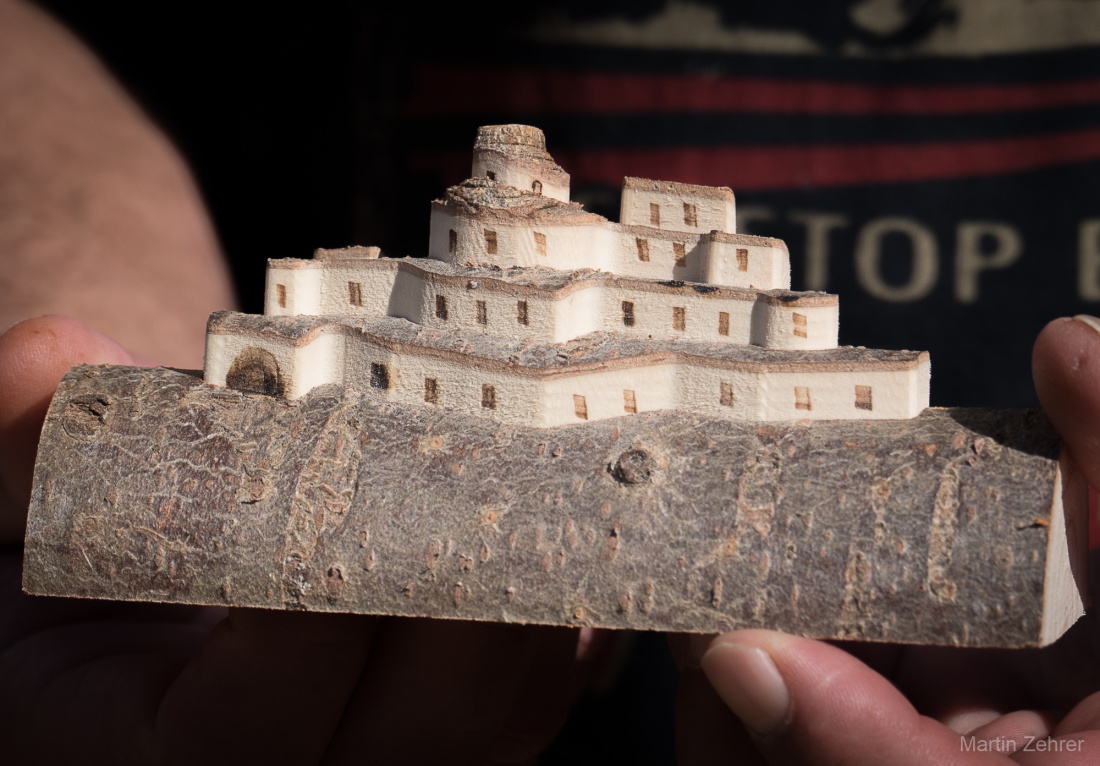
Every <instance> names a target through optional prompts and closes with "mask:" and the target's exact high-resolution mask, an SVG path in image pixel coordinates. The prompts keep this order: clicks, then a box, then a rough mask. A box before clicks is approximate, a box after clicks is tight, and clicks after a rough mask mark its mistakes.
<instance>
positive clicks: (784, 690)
mask: <svg viewBox="0 0 1100 766" xmlns="http://www.w3.org/2000/svg"><path fill="white" fill-rule="evenodd" d="M1034 376H1035V385H1036V389H1037V391H1038V393H1039V397H1040V399H1041V401H1042V403H1043V407H1044V409H1045V410H1046V412H1047V414H1048V416H1049V417H1050V418H1051V420H1052V422H1053V423H1054V425H1055V426H1056V427H1057V428H1058V430H1059V432H1060V433H1061V434H1062V436H1063V439H1064V441H1065V444H1066V447H1067V448H1068V449H1069V451H1070V454H1071V455H1072V456H1073V458H1074V459H1075V461H1076V462H1077V463H1078V465H1079V466H1080V467H1081V469H1082V472H1083V473H1084V475H1085V477H1086V478H1087V479H1088V481H1089V484H1090V485H1091V486H1093V487H1097V486H1100V322H1097V321H1096V320H1083V321H1074V320H1070V319H1063V320H1058V321H1056V322H1053V323H1051V324H1050V325H1049V326H1048V327H1047V328H1046V329H1045V330H1044V331H1043V333H1042V334H1041V335H1040V337H1039V339H1038V341H1037V342H1036V346H1035V354H1034ZM1093 532H1094V534H1095V532H1096V528H1095V526H1094V528H1093ZM1090 563H1091V566H1090V575H1091V576H1090V582H1092V583H1096V582H1097V581H1098V580H1100V559H1098V557H1097V556H1096V554H1094V557H1093V560H1092V562H1090ZM1093 587H1094V588H1095V586H1093ZM1094 592H1095V591H1094ZM686 655H688V656H690V652H687V653H686ZM695 657H696V659H697V661H698V665H697V666H695V667H688V668H686V669H685V671H684V674H683V679H682V682H681V691H680V699H679V705H678V720H677V728H678V740H679V745H678V748H679V755H680V763H681V764H683V765H684V766H697V765H698V764H719V763H723V764H725V763H738V764H742V763H744V764H757V763H759V764H764V763H769V764H806V765H807V766H810V765H814V764H845V765H846V766H861V765H862V764H868V765H870V764H876V765H877V764H884V763H889V764H900V765H901V766H905V765H907V764H913V765H914V766H915V765H916V764H958V765H959V766H963V765H968V764H993V763H1005V764H1008V763H1017V764H1033V765H1039V764H1060V765H1062V764H1064V765H1067V766H1068V765H1070V764H1094V763H1100V621H1098V620H1097V618H1096V616H1095V614H1094V613H1090V614H1088V615H1087V616H1086V617H1085V618H1084V619H1082V620H1081V621H1080V622H1079V623H1078V624H1077V625H1076V626H1074V628H1073V629H1072V630H1071V631H1070V632H1069V633H1068V634H1067V635H1066V636H1065V637H1063V639H1062V640H1061V641H1059V642H1058V643H1057V644H1056V645H1054V646H1052V647H1048V648H1046V649H1041V650H1025V651H1007V650H997V651H993V650H982V649H953V648H946V647H897V646H886V645H881V646H874V645H856V644H850V645H845V644H841V645H838V646H834V645H829V644H825V643H822V642H819V641H811V640H809V639H804V638H796V637H794V636H788V635H784V634H781V633H774V632H770V631H758V630H746V631H735V632H733V633H729V634H727V635H724V636H720V637H718V638H716V639H714V640H713V641H712V642H709V643H706V642H704V643H702V644H700V643H699V642H697V646H696V651H695ZM688 664H689V665H692V664H693V663H691V662H690V660H689V661H688Z"/></svg>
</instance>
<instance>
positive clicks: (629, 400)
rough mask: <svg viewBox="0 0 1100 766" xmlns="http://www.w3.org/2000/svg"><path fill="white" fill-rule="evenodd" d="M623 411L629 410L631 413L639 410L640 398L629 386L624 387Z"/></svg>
mask: <svg viewBox="0 0 1100 766" xmlns="http://www.w3.org/2000/svg"><path fill="white" fill-rule="evenodd" d="M623 412H629V413H630V414H631V415H633V414H635V413H637V412H638V400H637V399H636V398H635V397H634V392H633V391H631V390H630V389H629V388H624V389H623Z"/></svg>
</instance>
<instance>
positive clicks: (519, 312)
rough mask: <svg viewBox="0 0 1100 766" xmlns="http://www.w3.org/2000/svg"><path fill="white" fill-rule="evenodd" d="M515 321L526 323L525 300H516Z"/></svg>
mask: <svg viewBox="0 0 1100 766" xmlns="http://www.w3.org/2000/svg"><path fill="white" fill-rule="evenodd" d="M516 321H517V322H519V323H520V324H522V325H526V324H527V301H516Z"/></svg>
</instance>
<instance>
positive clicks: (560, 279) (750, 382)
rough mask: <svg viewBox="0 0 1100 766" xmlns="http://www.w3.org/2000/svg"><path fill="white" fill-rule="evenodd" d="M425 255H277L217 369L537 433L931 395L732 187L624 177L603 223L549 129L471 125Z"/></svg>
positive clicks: (760, 415)
mask: <svg viewBox="0 0 1100 766" xmlns="http://www.w3.org/2000/svg"><path fill="white" fill-rule="evenodd" d="M427 256H428V257H427V258H387V257H383V256H382V254H381V253H380V251H379V250H378V248H373V247H352V248H344V249H340V250H318V251H317V252H316V253H315V254H314V257H313V259H311V260H305V259H295V258H290V259H277V260H271V261H269V263H268V280H267V291H266V299H265V308H264V316H262V317H258V316H248V315H244V314H237V313H232V312H220V313H218V314H215V315H213V316H212V317H211V320H210V323H209V326H208V332H207V357H206V369H205V378H206V380H207V382H210V383H215V384H218V385H229V386H231V387H234V388H238V389H242V390H246V391H252V392H256V393H264V394H268V395H276V396H284V397H290V398H295V397H299V396H304V395H306V394H308V392H309V391H310V390H312V389H313V388H315V387H317V386H320V385H326V384H333V383H336V384H339V385H344V386H347V387H351V388H354V389H357V390H363V391H369V392H371V393H373V394H374V395H377V396H378V397H380V398H382V399H384V400H389V401H395V402H401V403H405V404H410V405H418V406H429V407H442V408H445V409H452V410H457V411H461V412H468V413H471V414H478V415H484V416H487V417H491V418H496V419H498V420H504V421H508V422H517V423H524V424H527V425H534V426H543V427H549V426H556V425H564V424H568V423H573V422H578V421H584V420H591V419H601V418H608V417H621V416H625V415H634V414H638V413H642V412H645V411H649V410H660V409H685V410H691V411H694V412H705V413H708V414H712V415H719V416H722V417H726V418H730V419H737V420H793V419H807V418H809V419H837V418H899V417H900V418H907V417H914V416H916V415H917V414H919V413H920V411H921V410H923V409H924V408H925V407H926V406H927V404H928V377H929V360H928V355H927V353H924V352H916V351H882V350H875V349H864V348H845V347H838V346H837V323H838V311H839V302H838V299H837V297H836V296H835V295H829V294H826V293H819V292H798V291H792V290H791V289H790V260H789V256H788V253H787V248H786V245H785V244H784V243H783V242H782V241H781V240H777V239H773V238H768V237H755V236H751V235H746V234H738V233H737V231H736V217H735V198H734V195H733V192H732V191H731V190H729V189H727V188H715V187H705V186H697V185H693V184H683V183H677V182H671V181H651V180H648V179H641V178H627V179H625V180H624V183H623V200H622V209H621V213H620V220H619V221H618V222H611V221H608V220H607V219H605V218H603V217H602V216H599V215H596V214H594V213H590V212H588V211H586V210H584V208H583V207H582V206H581V205H579V204H577V203H574V202H570V201H569V175H568V173H566V172H565V171H564V170H562V169H561V168H560V167H558V165H557V164H556V163H555V162H554V161H553V159H552V158H551V157H550V155H549V154H548V153H547V151H546V141H545V137H544V136H543V133H542V131H540V130H538V129H537V128H533V127H530V126H525V125H498V126H488V127H484V128H481V129H479V131H478V135H477V139H476V141H475V144H474V152H473V172H472V177H471V178H470V179H468V180H466V181H464V182H462V183H461V184H458V185H457V186H453V187H451V188H450V189H448V190H447V192H446V194H445V196H444V198H443V199H442V200H437V201H435V202H434V203H432V206H431V236H430V242H429V248H428V253H427Z"/></svg>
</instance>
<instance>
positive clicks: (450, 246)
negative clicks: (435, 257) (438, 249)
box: [447, 229, 458, 255]
mask: <svg viewBox="0 0 1100 766" xmlns="http://www.w3.org/2000/svg"><path fill="white" fill-rule="evenodd" d="M457 250H458V232H457V231H455V230H454V229H450V230H449V231H448V232H447V252H448V253H450V254H451V255H454V253H455V251H457Z"/></svg>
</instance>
